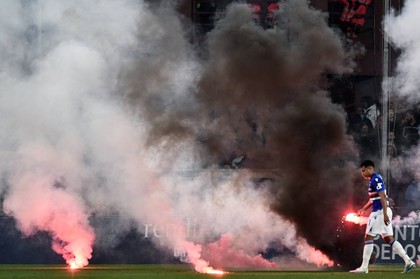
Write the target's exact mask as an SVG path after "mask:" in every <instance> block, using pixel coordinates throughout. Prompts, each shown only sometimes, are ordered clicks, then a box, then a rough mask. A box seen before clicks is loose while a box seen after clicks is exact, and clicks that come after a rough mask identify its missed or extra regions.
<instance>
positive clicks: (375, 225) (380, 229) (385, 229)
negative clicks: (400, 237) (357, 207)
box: [366, 207, 394, 237]
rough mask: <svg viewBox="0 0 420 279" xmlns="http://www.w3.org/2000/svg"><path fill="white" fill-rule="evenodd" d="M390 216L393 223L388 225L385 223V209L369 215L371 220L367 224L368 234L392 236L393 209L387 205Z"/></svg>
mask: <svg viewBox="0 0 420 279" xmlns="http://www.w3.org/2000/svg"><path fill="white" fill-rule="evenodd" d="M387 213H388V218H389V220H390V221H391V223H390V224H389V225H388V226H386V225H385V223H384V213H383V209H381V210H378V211H375V212H372V213H371V214H370V216H369V220H368V223H367V226H366V234H368V235H371V236H377V235H378V234H380V235H382V237H385V236H392V235H394V232H393V230H392V210H391V208H389V207H387Z"/></svg>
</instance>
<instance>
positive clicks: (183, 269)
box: [0, 265, 420, 279]
mask: <svg viewBox="0 0 420 279" xmlns="http://www.w3.org/2000/svg"><path fill="white" fill-rule="evenodd" d="M401 270H402V265H381V266H379V265H376V266H371V267H370V269H369V274H352V273H349V272H346V271H337V270H321V271H297V270H269V271H268V270H229V273H227V274H225V275H223V276H220V275H209V274H200V273H197V272H195V271H194V270H193V269H192V267H191V266H189V265H89V266H88V267H86V268H83V269H81V270H76V271H71V270H69V269H68V268H67V267H65V266H58V265H0V278H1V279H8V278H14V279H20V278H22V279H23V278H34V279H41V278H42V279H50V278H51V279H52V278H71V279H78V278H80V279H87V278H101V279H117V278H118V279H128V278H140V279H142V278H144V279H146V278H147V279H149V278H150V279H181V278H182V279H199V278H223V279H257V278H258V279H260V278H262V279H264V278H267V279H268V278H295V279H306V278H308V279H309V278H310V279H318V278H319V279H334V278H362V277H363V278H378V279H379V278H380V279H388V278H389V279H391V278H392V279H394V278H396V277H397V276H407V277H412V278H413V277H418V275H419V273H420V270H416V269H415V270H414V271H413V272H411V273H409V274H400V272H401Z"/></svg>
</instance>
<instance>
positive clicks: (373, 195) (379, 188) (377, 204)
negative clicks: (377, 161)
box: [369, 173, 386, 212]
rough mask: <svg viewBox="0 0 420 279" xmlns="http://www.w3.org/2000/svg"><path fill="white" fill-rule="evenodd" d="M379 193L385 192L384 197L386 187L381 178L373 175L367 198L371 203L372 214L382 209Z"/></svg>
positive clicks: (378, 175)
mask: <svg viewBox="0 0 420 279" xmlns="http://www.w3.org/2000/svg"><path fill="white" fill-rule="evenodd" d="M380 192H385V196H386V185H385V183H384V181H383V179H382V176H381V175H380V174H378V173H374V174H373V175H372V177H371V178H370V181H369V198H370V201H371V202H372V212H375V211H378V210H381V209H382V203H381V197H380V196H379V193H380Z"/></svg>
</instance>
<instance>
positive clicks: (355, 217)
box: [344, 212, 368, 225]
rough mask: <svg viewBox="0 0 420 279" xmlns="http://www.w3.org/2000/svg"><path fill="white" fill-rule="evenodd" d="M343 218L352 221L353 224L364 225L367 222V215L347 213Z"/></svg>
mask: <svg viewBox="0 0 420 279" xmlns="http://www.w3.org/2000/svg"><path fill="white" fill-rule="evenodd" d="M344 220H346V221H347V222H352V223H355V224H359V225H364V224H367V220H368V218H367V217H363V216H359V215H357V213H354V212H352V213H349V214H347V215H346V216H345V217H344Z"/></svg>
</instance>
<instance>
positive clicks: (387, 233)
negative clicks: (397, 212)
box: [382, 208, 416, 273]
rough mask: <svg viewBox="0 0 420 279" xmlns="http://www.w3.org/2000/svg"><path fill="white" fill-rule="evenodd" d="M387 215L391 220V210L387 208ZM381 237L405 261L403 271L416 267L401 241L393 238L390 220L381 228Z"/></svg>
mask: <svg viewBox="0 0 420 279" xmlns="http://www.w3.org/2000/svg"><path fill="white" fill-rule="evenodd" d="M388 216H389V217H390V219H391V220H392V211H391V210H390V209H389V208H388ZM382 237H383V239H384V241H385V243H387V244H389V245H391V248H392V251H394V253H396V254H398V255H399V256H400V257H401V258H402V259H403V260H404V262H405V267H404V270H403V273H409V272H410V271H411V270H413V269H414V268H415V267H416V264H415V263H414V262H413V261H412V260H411V259H410V257H409V256H408V255H407V253H406V252H405V250H404V248H403V247H402V245H401V243H400V242H399V241H398V240H396V239H394V233H393V231H392V222H391V224H389V225H388V226H385V224H384V228H383V232H382Z"/></svg>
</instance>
